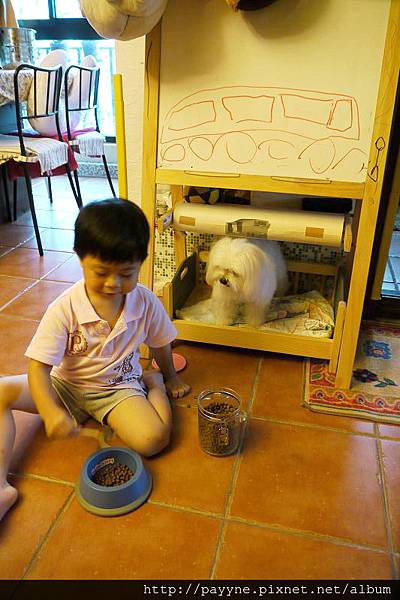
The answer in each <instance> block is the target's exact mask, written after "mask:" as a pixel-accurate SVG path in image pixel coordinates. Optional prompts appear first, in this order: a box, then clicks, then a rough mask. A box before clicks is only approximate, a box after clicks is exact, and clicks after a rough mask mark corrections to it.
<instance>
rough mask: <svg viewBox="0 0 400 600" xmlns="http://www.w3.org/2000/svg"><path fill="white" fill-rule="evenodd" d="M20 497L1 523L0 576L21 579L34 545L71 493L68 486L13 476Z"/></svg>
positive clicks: (48, 527)
mask: <svg viewBox="0 0 400 600" xmlns="http://www.w3.org/2000/svg"><path fill="white" fill-rule="evenodd" d="M12 483H13V485H16V486H17V487H18V490H19V493H20V497H19V499H18V501H17V503H16V504H15V505H14V507H13V508H12V509H11V510H10V512H9V513H8V514H7V515H6V516H5V518H4V519H3V521H2V522H1V523H0V539H1V544H0V579H20V578H21V577H22V575H23V574H24V571H25V570H26V569H27V567H28V565H29V563H30V561H31V559H32V557H33V555H34V553H35V551H36V549H37V548H38V546H39V544H41V543H42V542H43V540H44V538H45V536H46V534H47V532H48V531H49V529H50V527H51V525H52V523H53V522H54V520H55V519H56V518H57V516H58V514H59V512H60V510H61V509H62V507H63V506H64V504H65V503H66V501H67V500H68V498H69V496H70V495H71V494H72V492H73V490H72V488H71V487H69V486H66V485H60V484H57V483H51V482H48V481H40V480H38V479H25V478H21V477H14V478H12Z"/></svg>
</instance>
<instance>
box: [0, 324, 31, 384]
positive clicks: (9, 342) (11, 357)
mask: <svg viewBox="0 0 400 600" xmlns="http://www.w3.org/2000/svg"><path fill="white" fill-rule="evenodd" d="M38 325H39V322H38V321H28V320H26V319H21V318H19V317H10V316H6V315H3V313H0V375H19V374H20V373H26V370H27V367H28V359H27V358H25V356H24V353H25V350H26V349H27V347H28V344H29V342H30V341H31V339H32V336H33V334H34V333H35V331H36V329H37V326H38Z"/></svg>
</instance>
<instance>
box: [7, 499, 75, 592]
mask: <svg viewBox="0 0 400 600" xmlns="http://www.w3.org/2000/svg"><path fill="white" fill-rule="evenodd" d="M74 497H75V494H74V491H73V490H71V493H70V495H69V496H68V498H67V499H66V501H65V502H64V504H63V505H62V506H61V508H60V510H59V511H58V513H57V514H56V516H55V518H54V520H53V521H52V523H51V525H50V527H49V528H48V530H47V531H46V533H45V534H44V536H43V538H42V540H41V541H40V542H39V543H38V545H37V546H36V549H35V550H34V552H33V554H32V556H31V559H30V561H29V563H28V565H27V567H26V568H25V570H24V572H23V574H22V577H21V579H20V581H24V580H25V578H26V576H27V575H29V573H30V571H31V570H32V568H33V567H34V566H35V564H36V562H37V560H38V558H39V556H40V553H41V551H42V550H43V548H44V546H45V545H46V544H47V542H48V540H49V539H50V537H51V534H52V533H53V531H54V529H55V527H56V525H57V524H58V523H59V521H61V518H62V517H63V516H64V514H65V512H66V511H67V510H68V508H69V507H70V505H71V503H72V501H73V499H74ZM17 591H18V590H17Z"/></svg>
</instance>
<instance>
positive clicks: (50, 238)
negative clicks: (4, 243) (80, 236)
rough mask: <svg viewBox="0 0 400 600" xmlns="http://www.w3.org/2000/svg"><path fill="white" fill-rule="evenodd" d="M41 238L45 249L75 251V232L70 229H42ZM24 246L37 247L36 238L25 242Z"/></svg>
mask: <svg viewBox="0 0 400 600" xmlns="http://www.w3.org/2000/svg"><path fill="white" fill-rule="evenodd" d="M40 239H41V241H42V246H43V249H44V250H57V251H58V252H59V251H61V252H73V246H74V232H73V231H71V230H70V229H40ZM23 247H24V248H37V242H36V238H31V239H30V240H29V241H28V242H25V244H23Z"/></svg>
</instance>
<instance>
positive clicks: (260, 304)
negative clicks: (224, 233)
mask: <svg viewBox="0 0 400 600" xmlns="http://www.w3.org/2000/svg"><path fill="white" fill-rule="evenodd" d="M206 281H207V283H208V285H210V286H212V295H211V301H212V302H211V305H212V310H213V313H214V316H215V320H216V323H217V324H218V325H231V324H232V323H234V321H235V317H236V316H237V312H238V308H239V305H240V304H243V306H244V320H245V322H246V323H248V324H249V325H252V326H254V327H258V326H259V325H261V324H262V323H264V322H265V316H266V312H267V310H268V308H269V306H270V304H271V300H272V297H273V296H274V295H277V296H283V295H284V294H285V292H286V291H287V288H288V276H287V268H286V263H285V259H284V257H283V254H282V250H281V247H280V245H279V243H278V242H274V241H271V240H259V239H249V238H231V237H224V238H222V239H220V240H218V241H217V242H216V243H215V244H214V246H213V247H212V248H211V250H210V253H209V257H208V263H207V271H206Z"/></svg>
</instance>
